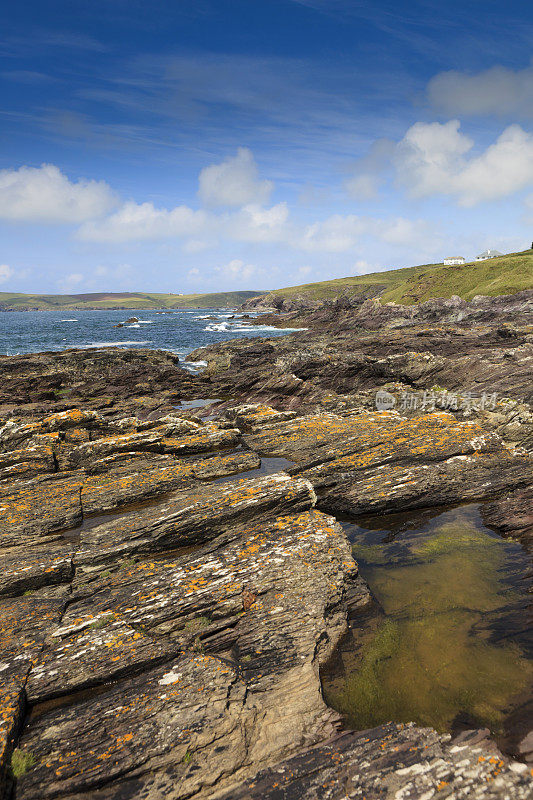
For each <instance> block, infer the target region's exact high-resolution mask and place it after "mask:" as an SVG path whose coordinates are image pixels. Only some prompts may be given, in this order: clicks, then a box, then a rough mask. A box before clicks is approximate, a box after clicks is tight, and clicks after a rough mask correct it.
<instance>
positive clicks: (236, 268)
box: [215, 258, 261, 281]
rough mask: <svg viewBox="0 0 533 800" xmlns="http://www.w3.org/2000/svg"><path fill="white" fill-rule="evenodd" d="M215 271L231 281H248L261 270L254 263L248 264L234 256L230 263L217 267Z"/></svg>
mask: <svg viewBox="0 0 533 800" xmlns="http://www.w3.org/2000/svg"><path fill="white" fill-rule="evenodd" d="M215 272H217V273H218V274H219V275H222V276H223V277H224V278H227V279H228V280H230V281H247V280H249V279H250V278H252V277H253V276H255V275H257V274H258V273H259V272H261V270H258V269H257V267H256V266H254V264H246V262H245V261H241V259H240V258H234V259H232V260H231V261H230V262H229V263H228V264H224V265H223V266H220V267H215Z"/></svg>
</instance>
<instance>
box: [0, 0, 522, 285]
mask: <svg viewBox="0 0 533 800" xmlns="http://www.w3.org/2000/svg"><path fill="white" fill-rule="evenodd" d="M0 20H1V22H2V31H3V44H2V48H1V49H0V61H1V69H2V79H3V80H2V105H1V106H0V114H1V116H2V148H1V150H0V290H1V289H4V290H7V291H11V292H17V293H39V294H59V293H62V294H77V293H82V294H83V293H87V292H101V291H111V292H115V293H116V292H121V291H135V287H137V286H141V285H143V284H144V283H145V282H146V281H148V280H149V281H150V283H151V284H152V285H155V286H156V288H157V289H158V291H160V292H161V291H162V292H164V291H168V290H169V289H170V291H171V292H173V293H177V292H184V293H187V294H189V293H202V294H205V293H211V292H219V291H235V290H238V289H240V287H241V286H243V285H250V282H252V283H256V284H257V285H269V286H272V288H282V287H285V286H291V285H300V284H302V283H308V282H316V281H322V280H331V279H336V278H340V277H346V276H355V275H362V274H370V273H373V272H382V271H387V270H390V269H401V268H404V267H406V266H410V265H412V264H415V263H420V264H425V263H441V262H442V260H443V259H444V258H446V257H448V254H450V253H454V252H457V253H465V252H466V253H474V254H476V253H479V252H481V251H482V250H484V249H486V248H487V247H490V248H494V249H497V250H500V251H502V252H512V251H516V250H520V249H523V248H524V247H527V246H529V242H530V241H531V239H532V238H533V235H532V230H533V125H532V117H533V110H532V109H533V61H532V55H533V54H532V51H531V37H530V26H528V24H527V21H526V20H524V16H523V3H522V2H521V0H520V1H519V0H509V2H507V3H506V4H505V7H502V6H501V4H499V3H496V2H494V1H492V2H489V3H488V4H485V6H484V13H483V14H479V13H478V10H477V9H476V8H473V7H472V6H471V5H470V6H469V5H468V4H465V3H460V2H458V0H451V2H450V3H449V4H447V5H446V6H445V7H444V6H441V5H439V6H437V4H436V3H435V2H434V0H412V1H411V2H406V0H403V2H402V0H400V1H399V2H392V0H378V2H372V3H370V2H355V0H268V2H266V0H257V1H256V2H255V3H250V2H249V0H216V2H215V1H214V0H202V2H201V3H199V2H198V0H181V2H180V3H179V4H168V3H165V2H163V0H153V2H152V3H150V4H149V5H148V4H147V3H145V2H143V0H138V2H136V3H135V4H134V5H133V6H129V5H128V7H127V9H126V7H125V6H124V4H123V3H122V2H121V0H105V2H104V1H103V0H95V2H93V3H91V4H89V5H87V4H75V6H74V10H73V6H72V4H71V3H67V2H66V0H54V2H53V3H49V4H46V8H44V7H43V6H42V4H39V3H37V2H36V0H23V1H22V2H21V3H19V4H11V5H10V6H9V7H7V6H6V8H5V9H3V10H2V11H0ZM29 21H31V23H29ZM474 257H475V256H474ZM391 264H392V265H394V266H391ZM104 287H106V288H104ZM107 287H109V288H107Z"/></svg>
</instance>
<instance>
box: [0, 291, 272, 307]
mask: <svg viewBox="0 0 533 800" xmlns="http://www.w3.org/2000/svg"><path fill="white" fill-rule="evenodd" d="M259 294H262V292H259V291H256V292H254V291H244V292H215V293H212V294H185V295H178V294H162V293H158V292H146V293H145V292H98V293H89V294H70V295H69V294H16V293H12V292H0V310H3V311H17V310H19V311H27V310H37V311H45V310H47V309H48V310H50V309H65V310H67V309H72V310H74V309H80V308H124V309H131V310H135V309H136V308H139V309H140V308H150V309H160V308H163V309H164V308H235V307H236V306H239V305H241V303H244V302H245V300H248V299H249V298H250V297H257V295H259Z"/></svg>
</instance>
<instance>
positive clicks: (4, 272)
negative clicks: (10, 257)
mask: <svg viewBox="0 0 533 800" xmlns="http://www.w3.org/2000/svg"><path fill="white" fill-rule="evenodd" d="M14 274H15V273H14V271H13V270H12V269H11V267H10V266H8V265H7V264H0V283H5V282H6V281H8V280H9V279H10V278H12V277H13V275H14Z"/></svg>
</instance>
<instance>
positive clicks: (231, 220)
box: [224, 203, 290, 242]
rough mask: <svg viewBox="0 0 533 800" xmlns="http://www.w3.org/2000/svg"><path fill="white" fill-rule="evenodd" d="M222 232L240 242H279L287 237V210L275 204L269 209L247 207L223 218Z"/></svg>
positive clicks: (256, 206)
mask: <svg viewBox="0 0 533 800" xmlns="http://www.w3.org/2000/svg"><path fill="white" fill-rule="evenodd" d="M224 230H225V232H226V234H227V235H229V236H230V237H231V238H234V239H236V240H237V241H241V242H280V241H286V240H287V239H288V237H289V231H290V228H289V208H288V206H287V203H277V204H276V205H275V206H271V208H262V207H261V206H259V205H248V206H245V207H244V208H242V209H241V210H240V211H238V212H236V213H235V214H231V215H228V216H227V217H226V218H225V225H224Z"/></svg>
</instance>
